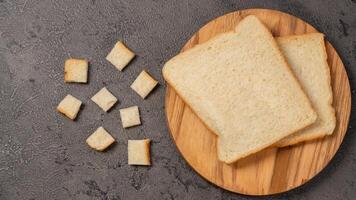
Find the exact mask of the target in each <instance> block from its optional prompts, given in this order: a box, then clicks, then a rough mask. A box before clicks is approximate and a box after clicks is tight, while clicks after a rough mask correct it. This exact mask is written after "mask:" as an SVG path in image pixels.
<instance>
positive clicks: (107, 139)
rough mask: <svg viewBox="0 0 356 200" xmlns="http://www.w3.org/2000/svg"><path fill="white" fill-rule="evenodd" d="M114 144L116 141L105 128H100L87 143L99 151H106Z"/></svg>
mask: <svg viewBox="0 0 356 200" xmlns="http://www.w3.org/2000/svg"><path fill="white" fill-rule="evenodd" d="M114 142H115V139H114V138H113V137H112V136H111V135H110V133H108V132H107V131H106V130H105V129H104V128H103V127H99V128H98V129H97V130H96V131H95V132H94V133H93V134H91V135H90V136H89V137H88V138H87V140H86V143H87V144H88V145H89V146H90V147H91V148H93V149H95V150H97V151H104V150H105V149H106V148H108V147H109V146H110V145H111V144H112V143H114Z"/></svg>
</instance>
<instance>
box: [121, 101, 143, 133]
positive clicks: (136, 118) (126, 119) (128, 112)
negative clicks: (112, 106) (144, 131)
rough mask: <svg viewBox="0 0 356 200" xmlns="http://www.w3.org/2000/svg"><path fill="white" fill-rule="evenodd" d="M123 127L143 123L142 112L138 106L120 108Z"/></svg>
mask: <svg viewBox="0 0 356 200" xmlns="http://www.w3.org/2000/svg"><path fill="white" fill-rule="evenodd" d="M120 117H121V122H122V127H124V128H129V127H132V126H137V125H140V124H141V120H140V113H139V110H138V107H137V106H131V107H128V108H123V109H120Z"/></svg>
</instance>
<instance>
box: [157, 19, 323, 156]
mask: <svg viewBox="0 0 356 200" xmlns="http://www.w3.org/2000/svg"><path fill="white" fill-rule="evenodd" d="M163 76H164V78H165V80H166V81H167V82H168V83H169V84H170V85H171V86H172V87H173V88H174V89H175V91H176V92H177V93H178V94H179V95H180V97H181V98H183V99H184V101H185V102H186V103H187V104H188V105H189V106H190V107H191V108H192V110H193V111H194V112H195V113H196V114H197V115H198V116H199V117H200V119H201V120H202V121H203V122H204V123H205V124H206V125H207V127H208V128H209V129H210V130H212V131H213V132H214V133H215V134H216V135H217V136H218V145H217V150H218V158H219V160H221V161H223V162H226V163H233V162H235V161H236V160H238V159H240V158H243V157H246V156H248V155H251V154H253V153H255V152H257V151H260V150H262V149H264V148H266V147H268V146H270V145H272V144H274V143H276V142H277V141H279V140H280V139H282V138H284V137H286V136H288V135H291V134H292V133H294V132H296V131H298V130H300V129H302V128H304V127H306V126H308V125H310V124H312V123H313V122H314V121H315V120H316V117H317V115H316V113H315V111H314V110H313V109H312V107H311V103H310V101H309V100H308V98H307V96H306V94H305V93H304V92H303V90H302V88H301V86H300V85H299V83H298V81H297V79H296V77H295V76H294V75H293V73H292V71H291V69H290V68H289V66H288V64H287V62H286V60H285V58H284V57H283V55H282V53H281V52H280V50H279V47H278V46H277V43H276V41H275V40H274V38H273V36H272V34H271V33H270V32H269V30H268V29H267V28H266V27H265V26H264V25H263V24H262V23H261V22H260V21H259V19H258V18H257V17H255V16H247V17H245V18H244V19H243V20H242V21H241V22H240V23H239V24H238V25H237V27H236V28H235V31H233V32H228V33H223V34H220V35H218V36H216V37H214V38H213V39H211V40H209V41H207V42H205V43H204V44H201V45H196V46H195V47H193V48H191V49H189V50H187V51H185V52H183V53H181V54H179V55H177V56H176V57H174V58H172V59H171V60H169V61H168V62H167V63H166V64H165V66H164V68H163Z"/></svg>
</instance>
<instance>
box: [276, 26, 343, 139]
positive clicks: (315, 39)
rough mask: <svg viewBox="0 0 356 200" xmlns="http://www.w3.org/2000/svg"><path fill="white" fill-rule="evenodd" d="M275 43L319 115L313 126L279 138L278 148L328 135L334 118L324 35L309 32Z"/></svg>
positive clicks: (283, 38)
mask: <svg viewBox="0 0 356 200" xmlns="http://www.w3.org/2000/svg"><path fill="white" fill-rule="evenodd" d="M277 43H278V45H279V47H280V48H281V50H282V53H283V55H284V56H285V58H286V59H287V61H288V63H289V65H290V66H291V68H292V70H293V71H294V74H295V75H296V76H297V78H298V80H299V81H300V83H301V85H302V87H303V89H304V91H305V92H306V94H307V96H308V97H309V99H310V101H311V103H312V106H313V108H314V110H315V111H316V113H317V115H318V118H317V120H316V121H315V123H313V124H312V125H310V126H309V127H307V128H305V129H303V130H300V131H298V132H296V133H294V134H293V135H290V136H288V137H286V138H284V139H282V140H281V141H279V142H278V143H277V146H287V145H293V144H296V143H298V142H302V141H306V140H312V139H316V138H320V137H323V136H325V135H331V134H332V133H333V131H334V129H335V125H336V119H335V110H334V108H333V106H332V101H333V93H332V89H331V83H330V79H331V78H330V69H329V65H328V62H327V54H326V49H325V44H324V35H323V34H321V33H311V34H305V35H298V36H287V37H280V38H277Z"/></svg>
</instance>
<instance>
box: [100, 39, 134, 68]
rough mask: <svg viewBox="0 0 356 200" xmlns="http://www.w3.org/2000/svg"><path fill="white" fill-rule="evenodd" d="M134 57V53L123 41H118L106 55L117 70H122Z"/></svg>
mask: <svg viewBox="0 0 356 200" xmlns="http://www.w3.org/2000/svg"><path fill="white" fill-rule="evenodd" d="M134 57H135V54H134V53H133V52H132V51H131V50H130V49H128V48H127V47H126V46H125V45H124V43H122V42H121V41H118V42H117V43H116V44H115V46H114V48H113V49H112V50H111V51H110V53H109V54H108V55H107V56H106V60H108V61H109V62H111V64H113V65H114V66H115V67H116V68H117V69H118V70H120V71H122V70H123V69H124V68H125V67H126V65H127V64H129V62H130V61H131V60H132V59H133V58H134Z"/></svg>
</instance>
